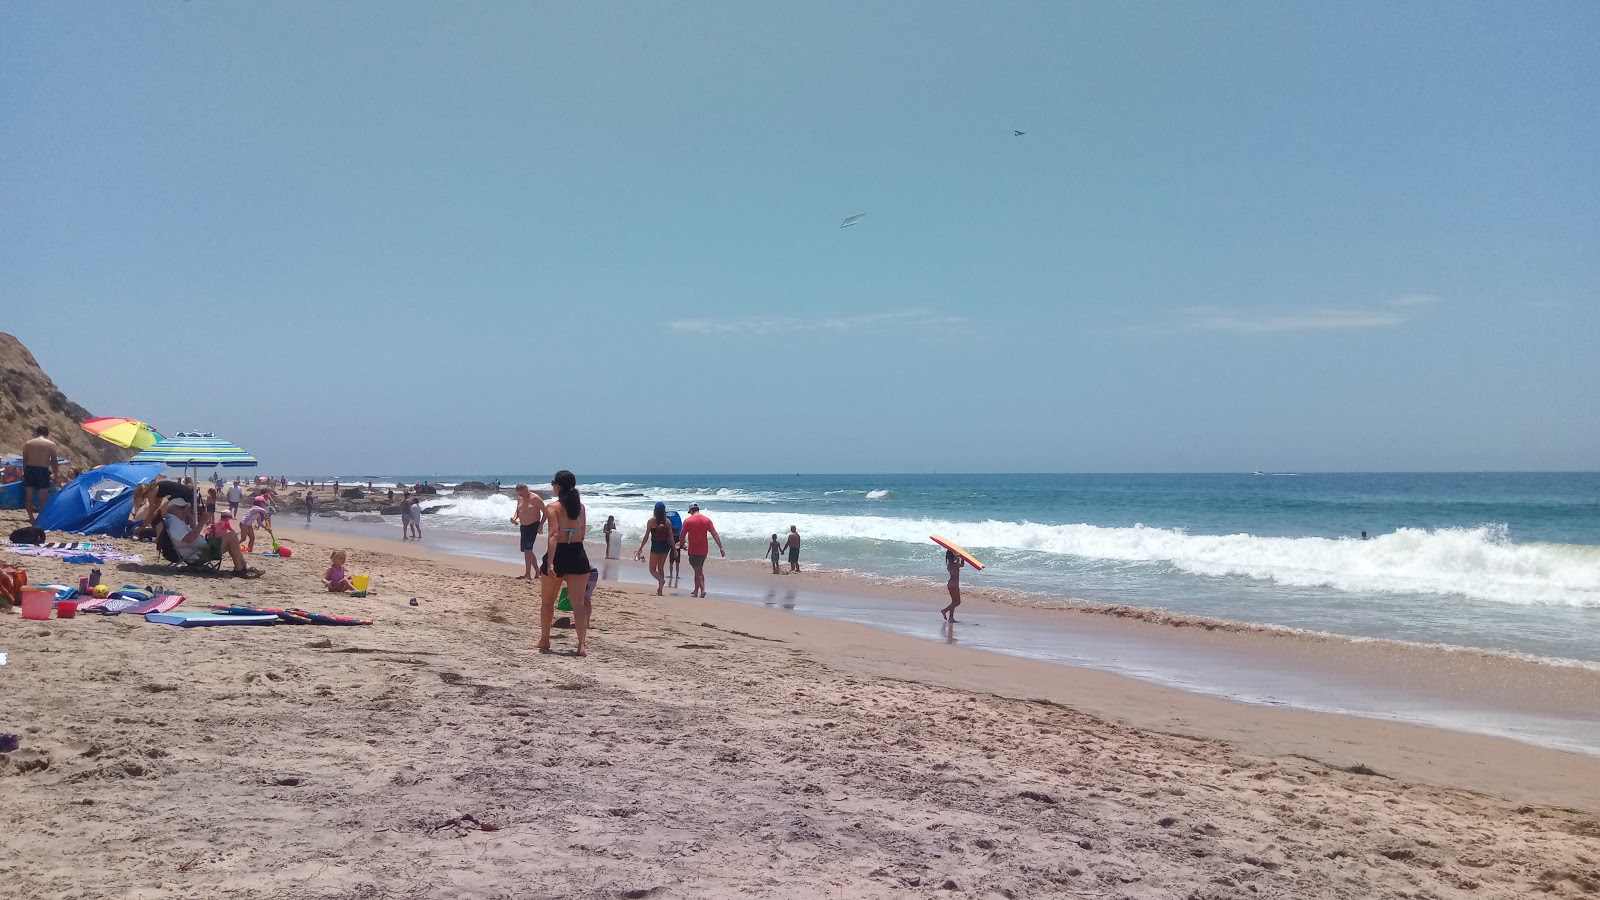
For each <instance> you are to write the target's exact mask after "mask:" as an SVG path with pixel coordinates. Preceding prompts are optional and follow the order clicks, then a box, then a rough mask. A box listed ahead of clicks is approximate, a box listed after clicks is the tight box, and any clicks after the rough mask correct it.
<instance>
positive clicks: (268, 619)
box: [144, 612, 278, 628]
mask: <svg viewBox="0 0 1600 900" xmlns="http://www.w3.org/2000/svg"><path fill="white" fill-rule="evenodd" d="M144 620H145V621H146V622H151V623H153V624H156V625H176V626H178V627H179V628H203V627H206V626H209V625H275V624H277V622H278V617H277V616H230V615H224V614H222V613H203V612H185V613H174V612H153V613H150V614H148V615H146V616H145V617H144Z"/></svg>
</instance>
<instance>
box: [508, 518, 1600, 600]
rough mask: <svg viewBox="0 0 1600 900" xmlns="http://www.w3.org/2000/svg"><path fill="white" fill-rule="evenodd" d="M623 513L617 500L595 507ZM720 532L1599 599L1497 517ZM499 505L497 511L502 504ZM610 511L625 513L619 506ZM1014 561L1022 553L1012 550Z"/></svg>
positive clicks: (1475, 593)
mask: <svg viewBox="0 0 1600 900" xmlns="http://www.w3.org/2000/svg"><path fill="white" fill-rule="evenodd" d="M607 512H608V513H611V512H622V513H631V511H628V510H607ZM707 512H708V513H709V514H710V515H711V516H712V517H713V519H714V520H715V521H716V523H717V528H718V529H719V530H720V531H721V533H722V534H723V536H724V537H728V538H733V539H750V540H759V539H765V538H766V536H767V535H768V534H770V533H771V532H773V531H774V530H777V531H783V530H786V527H787V526H788V525H797V526H799V528H800V532H801V534H803V535H804V536H805V538H806V539H807V540H817V541H825V542H826V541H881V542H888V543H902V544H918V545H921V544H926V543H927V540H928V536H929V535H930V534H941V535H944V536H946V537H949V538H950V539H952V540H954V541H956V542H958V543H960V544H962V545H963V546H965V547H968V548H970V549H972V550H974V551H977V550H989V551H992V552H993V551H1011V552H1020V553H1037V554H1044V555H1045V558H1044V559H1041V560H1039V561H1038V562H1039V563H1043V564H1046V565H1048V564H1049V563H1050V560H1051V559H1052V558H1055V559H1057V560H1059V562H1061V563H1068V564H1070V562H1071V560H1072V559H1073V558H1076V559H1080V560H1109V561H1117V562H1127V563H1135V564H1151V565H1166V566H1171V567H1172V568H1174V569H1176V570H1179V571H1181V572H1185V573H1188V574H1191V575H1201V576H1208V577H1216V578H1225V577H1243V578H1250V579H1254V580H1259V581H1268V582H1274V583H1277V584H1282V585H1287V586H1294V587H1324V588H1333V589H1336V590H1340V591H1347V592H1354V593H1380V594H1446V595H1459V596H1464V597H1469V598H1473V599H1477V600H1487V601H1493V602H1497V603H1510V604H1520V605H1540V604H1542V605H1553V606H1571V607H1580V608H1588V609H1600V547H1592V546H1587V545H1575V544H1548V543H1516V542H1513V541H1512V540H1510V539H1509V537H1508V536H1507V532H1506V528H1505V527H1504V526H1484V527H1480V528H1440V529H1436V530H1426V529H1420V528H1402V529H1399V530H1398V531H1395V532H1393V533H1391V534H1385V535H1379V536H1378V537H1376V538H1374V539H1372V540H1369V541H1361V540H1354V539H1343V538H1341V539H1330V538H1321V537H1287V538H1286V537H1257V536H1255V535H1249V534H1229V535H1197V534H1188V533H1186V532H1183V531H1181V530H1176V529H1168V528H1146V527H1144V526H1142V525H1136V526H1134V527H1131V528H1106V527H1100V526H1096V525H1043V524H1038V523H1034V522H1000V521H992V520H991V521H985V522H951V521H943V520H937V519H909V518H895V517H889V516H823V515H802V514H791V513H783V514H776V515H775V514H764V513H757V512H745V511H738V510H729V509H723V508H715V507H708V509H707ZM507 514H508V515H509V513H507ZM619 521H631V517H630V518H622V517H620V516H619ZM1017 562H1018V564H1026V563H1025V561H1024V560H1022V559H1018V560H1017Z"/></svg>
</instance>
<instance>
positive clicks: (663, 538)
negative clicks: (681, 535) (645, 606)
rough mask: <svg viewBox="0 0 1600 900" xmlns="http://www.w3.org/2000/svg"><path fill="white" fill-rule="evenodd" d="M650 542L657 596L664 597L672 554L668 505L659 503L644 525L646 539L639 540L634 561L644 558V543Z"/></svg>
mask: <svg viewBox="0 0 1600 900" xmlns="http://www.w3.org/2000/svg"><path fill="white" fill-rule="evenodd" d="M645 541H649V542H650V574H651V575H653V576H655V579H656V596H657V597H660V596H663V594H662V589H663V588H665V587H666V586H667V554H668V553H671V552H672V523H671V522H668V521H667V505H666V504H665V503H657V504H656V510H655V514H654V515H652V516H651V517H650V520H649V521H647V522H645V523H644V537H642V538H640V539H639V549H638V550H636V551H634V554H633V558H634V559H643V558H644V542H645Z"/></svg>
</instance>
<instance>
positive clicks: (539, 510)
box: [511, 484, 545, 581]
mask: <svg viewBox="0 0 1600 900" xmlns="http://www.w3.org/2000/svg"><path fill="white" fill-rule="evenodd" d="M544 519H545V512H544V498H543V497H540V496H539V495H538V494H535V493H534V492H533V491H531V490H529V489H528V486H527V485H525V484H519V485H517V511H516V513H515V514H513V515H512V516H511V524H513V525H517V526H520V527H521V530H522V567H523V568H522V574H521V575H518V576H517V578H518V579H520V580H522V581H532V580H533V544H534V542H535V541H537V540H538V539H539V527H540V526H541V525H542V524H543V523H544Z"/></svg>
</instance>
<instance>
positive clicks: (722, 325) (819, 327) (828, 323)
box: [667, 309, 962, 337]
mask: <svg viewBox="0 0 1600 900" xmlns="http://www.w3.org/2000/svg"><path fill="white" fill-rule="evenodd" d="M961 321H962V320H961V318H960V317H959V316H949V315H945V314H943V313H938V312H934V311H933V310H930V309H901V310H894V311H891V312H881V313H863V314H861V315H854V316H820V317H818V318H815V319H802V318H796V317H791V316H782V317H775V318H760V319H677V320H675V321H672V322H668V323H667V328H669V329H671V330H672V331H675V332H677V333H679V334H698V335H704V336H708V337H715V336H720V335H736V336H740V337H756V336H760V335H768V334H787V333H792V332H797V331H803V332H817V331H829V332H836V333H844V332H853V331H877V330H886V329H890V328H926V327H929V326H936V325H954V324H957V323H959V322H961Z"/></svg>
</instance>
